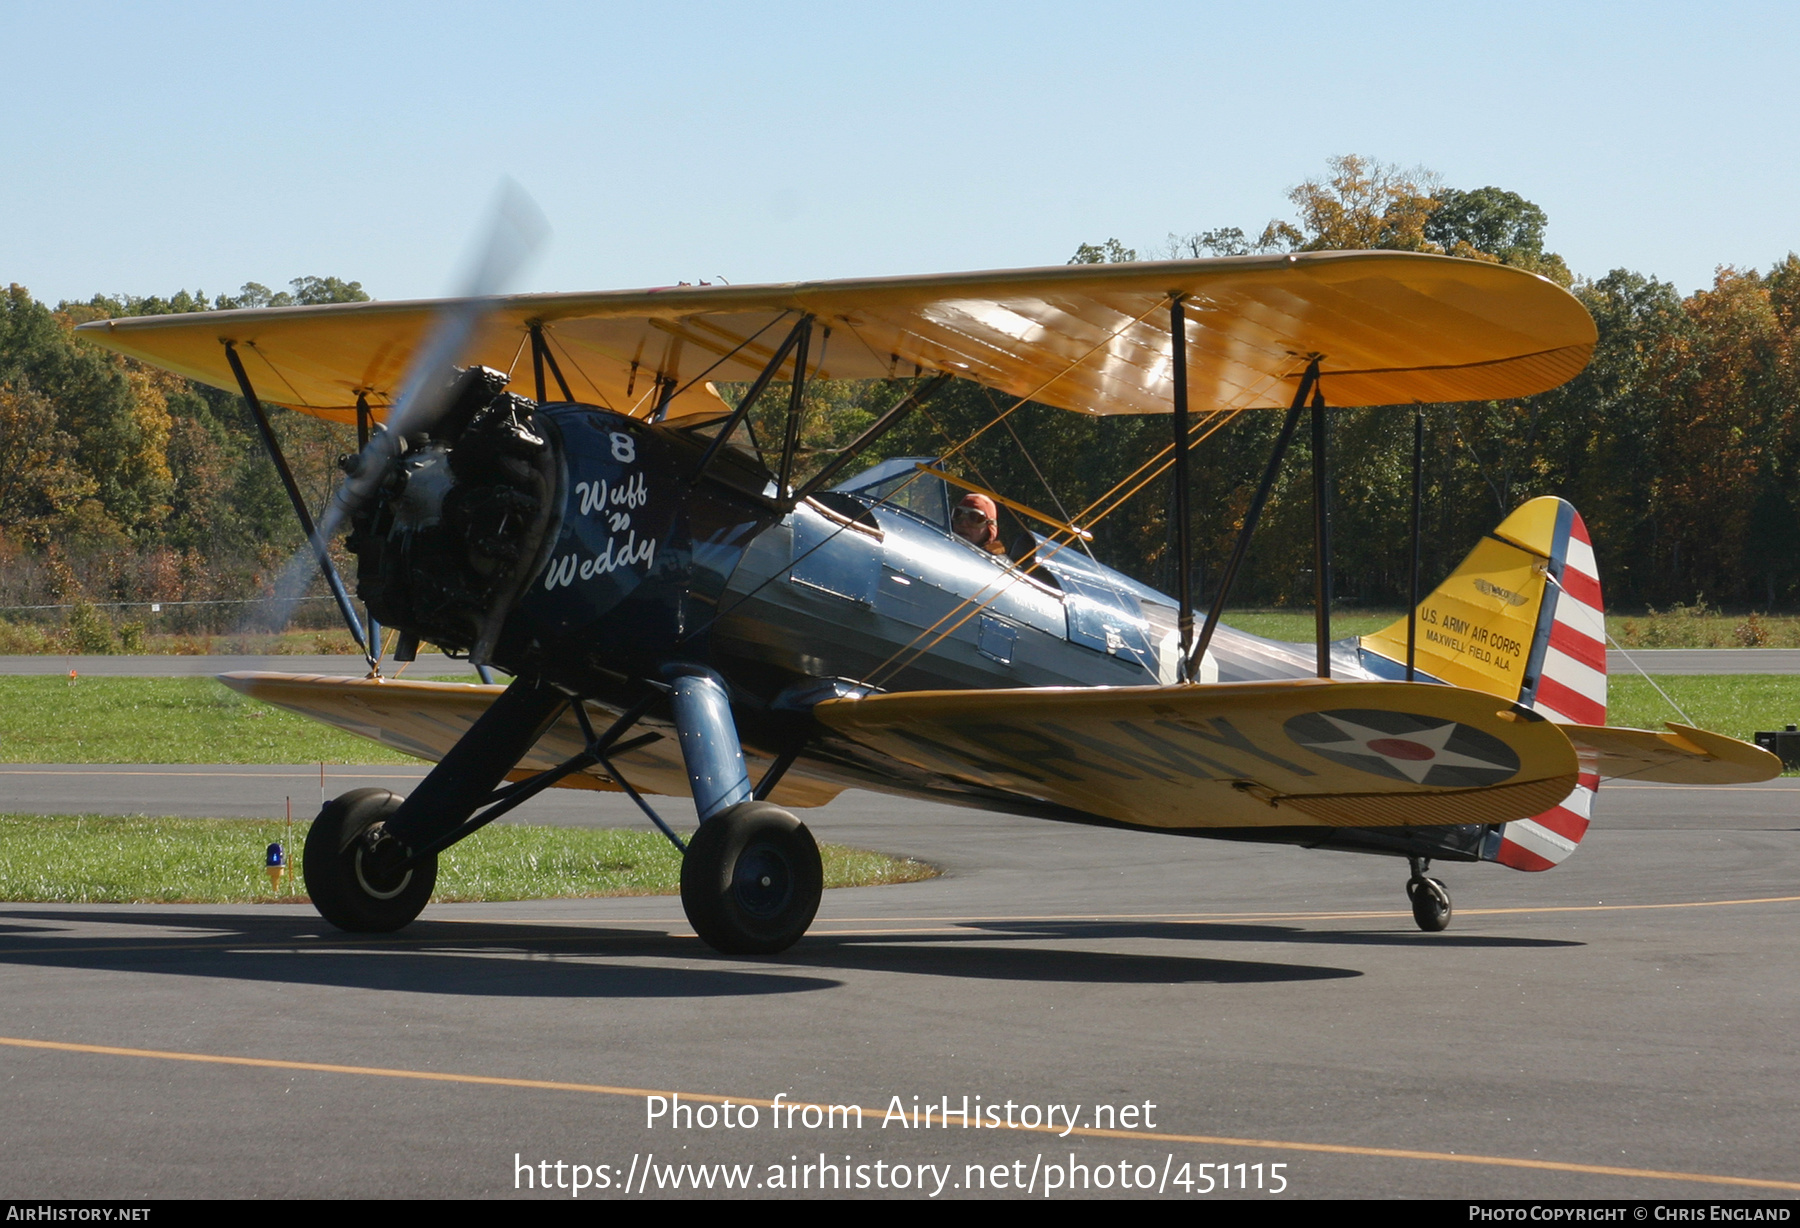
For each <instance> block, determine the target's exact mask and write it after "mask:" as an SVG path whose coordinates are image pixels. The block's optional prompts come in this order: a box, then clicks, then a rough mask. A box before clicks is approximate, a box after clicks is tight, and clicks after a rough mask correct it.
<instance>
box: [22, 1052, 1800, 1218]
mask: <svg viewBox="0 0 1800 1228" xmlns="http://www.w3.org/2000/svg"><path fill="white" fill-rule="evenodd" d="M0 1045H7V1046H11V1047H13V1048H18V1049H48V1050H54V1051H57V1052H62V1053H81V1054H91V1055H98V1056H103V1057H133V1058H150V1059H155V1060H159V1061H167V1062H198V1063H203V1064H208V1065H218V1066H248V1067H256V1068H260V1069H265V1070H297V1071H306V1072H310V1073H318V1074H347V1075H361V1076H363V1077H365V1078H380V1079H416V1080H419V1081H421V1082H428V1083H458V1084H473V1085H477V1086H485V1087H510V1088H521V1089H524V1090H528V1091H555V1092H579V1093H585V1094H587V1095H595V1096H628V1097H632V1098H634V1099H635V1098H638V1097H645V1096H663V1097H672V1096H675V1095H680V1096H681V1097H683V1098H684V1099H686V1100H689V1101H693V1102H695V1103H711V1104H724V1103H725V1102H727V1101H729V1102H730V1103H732V1104H749V1105H756V1106H758V1107H760V1108H769V1109H773V1108H775V1107H776V1105H775V1101H773V1100H765V1099H760V1098H758V1097H754V1096H719V1095H712V1094H708V1093H704V1092H671V1091H663V1090H657V1089H654V1088H646V1087H614V1086H611V1085H609V1084H604V1083H570V1082H564V1081H561V1080H551V1079H515V1078H507V1077H503V1076H499V1075H475V1074H457V1073H453V1072H449V1071H437V1070H402V1069H396V1068H393V1067H386V1066H348V1065H341V1064H338V1063H333V1062H294V1061H286V1060H281V1059H276V1058H260V1057H237V1056H232V1055H227V1054H217V1053H182V1052H172V1051H169V1050H164V1049H127V1048H123V1047H120V1046H117V1045H85V1044H74V1043H71V1042H68V1041H55V1040H28V1039H25V1038H23V1037H13V1036H0ZM787 1104H788V1106H789V1107H792V1108H795V1109H804V1108H808V1107H816V1108H820V1109H824V1108H826V1107H827V1106H825V1105H808V1104H806V1103H804V1102H795V1101H788V1102H787ZM839 1107H841V1108H847V1107H851V1106H839ZM861 1112H862V1114H863V1115H864V1116H869V1117H881V1116H883V1115H884V1113H885V1110H881V1109H871V1108H866V1107H865V1108H862V1109H861ZM993 1128H994V1129H1007V1128H1008V1127H1004V1126H1000V1127H993ZM1012 1128H1013V1129H1016V1130H1018V1131H1020V1132H1021V1133H1026V1134H1047V1135H1053V1136H1055V1137H1057V1138H1067V1137H1078V1138H1096V1139H1116V1140H1121V1141H1125V1142H1139V1143H1185V1144H1189V1145H1192V1146H1204V1147H1254V1148H1260V1149H1263V1150H1271V1151H1306V1152H1316V1153H1321V1154H1325V1155H1348V1156H1366V1157H1370V1158H1374V1159H1387V1160H1423V1161H1428V1162H1432V1163H1438V1164H1474V1165H1485V1166H1489V1167H1498V1168H1525V1169H1537V1170H1540V1171H1546V1172H1559V1173H1581V1174H1585V1175H1589V1176H1598V1177H1631V1178H1637V1179H1640V1180H1653V1181H1690V1182H1697V1183H1700V1184H1705V1185H1728V1186H1739V1187H1748V1188H1751V1189H1764V1190H1795V1191H1800V1182H1795V1181H1775V1180H1770V1179H1767V1178H1761V1177H1733V1176H1728V1175H1725V1174H1722V1173H1691V1172H1679V1171H1674V1170H1669V1169H1658V1168H1625V1167H1622V1166H1619V1165H1613V1164H1578V1163H1574V1162H1571V1161H1564V1160H1529V1159H1523V1158H1520V1157H1516V1156H1490V1155H1474V1154H1462V1153H1458V1152H1454V1151H1416V1150H1412V1149H1409V1148H1398V1147H1356V1146H1351V1145H1348V1144H1343V1143H1307V1142H1298V1141H1294V1140H1290V1139H1266V1138H1235V1137H1231V1136H1227V1135H1215V1134H1173V1133H1167V1132H1162V1131H1152V1130H1099V1129H1093V1128H1091V1127H1086V1126H1077V1127H1075V1128H1073V1129H1067V1128H1064V1129H1058V1128H1057V1127H1055V1126H1017V1127H1012Z"/></svg>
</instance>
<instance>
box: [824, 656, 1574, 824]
mask: <svg viewBox="0 0 1800 1228" xmlns="http://www.w3.org/2000/svg"><path fill="white" fill-rule="evenodd" d="M813 712H814V715H815V716H817V717H818V719H819V720H820V721H821V722H823V723H824V724H825V725H826V726H827V727H828V728H830V729H832V730H834V731H836V732H837V733H839V734H842V735H843V736H845V737H847V738H849V739H850V740H852V741H854V742H856V743H859V744H861V745H863V746H866V747H869V748H872V749H874V750H877V751H879V752H881V753H883V754H886V755H889V756H892V757H893V758H895V759H897V760H900V761H901V762H903V763H906V764H909V765H911V766H912V767H915V768H921V769H924V770H926V771H929V772H933V773H936V774H939V775H942V776H947V777H950V778H952V779H954V780H958V781H961V782H963V783H966V784H972V785H979V786H983V787H986V788H992V789H999V790H1002V791H1004V792H1007V793H1010V794H1013V795H1014V796H1017V797H1021V798H1027V799H1031V800H1035V801H1039V802H1046V803H1050V804H1053V805H1058V806H1067V807H1071V808H1073V809H1076V810H1079V811H1082V812H1084V813H1087V814H1093V815H1100V816H1102V817H1105V818H1109V819H1115V820H1117V821H1119V822H1122V823H1130V824H1133V825H1135V826H1140V827H1162V828H1183V827H1187V828H1194V827H1289V826H1304V825H1325V826H1343V827H1376V826H1397V825H1408V824H1419V825H1437V824H1457V823H1504V822H1508V821H1510V820H1512V819H1520V818H1526V817H1528V816H1530V815H1534V814H1541V813H1542V812H1544V811H1546V810H1548V809H1550V807H1552V806H1554V805H1556V804H1557V803H1558V802H1560V801H1562V800H1563V798H1565V797H1567V796H1568V794H1569V791H1570V790H1571V789H1573V788H1574V787H1575V781H1576V757H1575V750H1574V747H1573V746H1571V745H1570V743H1569V739H1568V738H1567V737H1566V736H1565V735H1564V733H1563V732H1562V730H1561V729H1560V728H1558V727H1557V726H1556V725H1554V724H1552V723H1551V722H1549V721H1545V720H1540V719H1536V718H1529V717H1523V716H1520V715H1518V714H1516V713H1514V712H1513V711H1512V710H1510V709H1504V708H1503V707H1502V705H1501V704H1500V703H1499V702H1498V701H1496V700H1495V699H1494V697H1493V696H1491V695H1484V694H1481V693H1480V692H1476V691H1466V690H1462V689H1460V688H1457V687H1446V686H1427V685H1420V684H1408V683H1401V682H1324V681H1318V680H1310V679H1309V680H1302V681H1286V682H1247V683H1226V684H1221V685H1212V686H1195V687H1117V688H1085V689H1084V688H1063V687H1052V688H1043V689H1026V690H1005V691H922V692H912V693H907V694H895V695H878V696H872V697H869V698H865V699H843V700H831V701H828V702H826V703H822V704H820V705H819V706H818V707H816V708H815V709H813Z"/></svg>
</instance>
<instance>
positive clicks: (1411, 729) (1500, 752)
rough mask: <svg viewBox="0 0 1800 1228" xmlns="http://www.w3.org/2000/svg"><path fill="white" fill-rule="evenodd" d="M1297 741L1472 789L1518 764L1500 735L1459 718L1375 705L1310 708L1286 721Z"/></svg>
mask: <svg viewBox="0 0 1800 1228" xmlns="http://www.w3.org/2000/svg"><path fill="white" fill-rule="evenodd" d="M1284 728H1285V729H1286V730H1287V735H1288V737H1289V738H1291V739H1293V741H1294V743H1295V745H1297V746H1303V747H1305V748H1306V749H1307V750H1310V751H1312V752H1313V753H1314V754H1315V755H1322V756H1323V757H1325V758H1327V759H1329V760H1331V761H1332V762H1333V763H1341V764H1343V765H1344V766H1345V767H1352V768H1356V769H1358V770H1359V771H1363V772H1368V773H1370V774H1371V775H1374V776H1382V777H1386V778H1387V779H1389V780H1405V781H1409V782H1411V783H1412V784H1415V785H1431V786H1435V787H1439V788H1451V789H1455V788H1461V789H1473V788H1479V787H1481V786H1483V785H1497V784H1499V783H1501V782H1502V781H1505V780H1508V779H1510V778H1511V777H1512V776H1513V775H1514V774H1515V773H1517V772H1518V770H1519V757H1518V756H1517V755H1516V754H1514V753H1513V751H1512V748H1511V747H1509V746H1507V744H1506V743H1504V742H1502V741H1501V740H1500V739H1499V738H1496V737H1494V736H1493V735H1492V734H1487V733H1483V732H1482V731H1481V730H1479V729H1476V728H1474V727H1472V726H1470V725H1464V724H1462V723H1461V722H1459V721H1452V720H1446V719H1444V718H1443V717H1438V716H1419V715H1416V714H1414V713H1411V712H1384V711H1381V710H1380V709H1375V708H1340V709H1337V710H1335V711H1331V712H1306V713H1302V714H1301V715H1299V716H1296V717H1294V718H1292V719H1291V720H1289V721H1288V722H1287V724H1286V725H1285V726H1284Z"/></svg>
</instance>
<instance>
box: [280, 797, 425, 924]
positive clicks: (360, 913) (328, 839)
mask: <svg viewBox="0 0 1800 1228" xmlns="http://www.w3.org/2000/svg"><path fill="white" fill-rule="evenodd" d="M401 800H402V799H401V797H400V795H399V794H397V793H390V792H388V791H387V790H386V789H353V790H351V791H350V792H349V793H345V794H343V795H342V796H341V797H335V798H333V799H331V801H329V802H327V803H325V809H323V810H321V811H319V817H318V818H316V819H314V820H313V824H312V829H311V830H310V831H308V832H307V833H306V848H305V850H304V852H302V854H301V868H302V870H303V872H304V873H305V875H306V893H307V894H308V895H309V896H311V897H312V902H313V907H314V908H316V909H318V910H319V915H320V916H321V917H324V918H325V919H326V920H327V921H329V922H331V924H333V925H335V926H337V927H338V928H339V929H341V930H348V931H349V932H350V933H352V934H386V933H391V932H392V931H394V930H397V929H400V928H402V927H404V926H406V925H408V924H409V923H411V921H412V919H413V918H414V917H417V916H418V915H419V913H420V912H421V911H422V910H423V909H424V907H425V905H426V903H427V902H428V901H429V900H430V899H431V892H432V889H433V888H434V887H436V886H437V857H436V855H433V856H431V857H427V858H425V859H424V860H423V861H421V862H420V863H419V864H418V865H416V866H414V867H412V869H410V870H408V871H406V872H405V873H404V874H403V875H401V876H399V877H398V878H397V879H396V878H394V877H392V876H386V875H384V874H383V873H382V870H381V866H380V862H381V861H382V860H383V859H397V858H398V857H401V856H404V853H403V852H402V851H401V849H400V846H399V845H398V844H396V843H395V842H394V841H393V840H391V839H389V840H387V841H385V842H383V841H381V840H380V839H379V838H378V839H376V840H375V841H374V842H373V847H371V840H370V829H371V828H375V827H378V826H379V825H380V824H381V823H382V822H383V821H384V820H385V819H386V818H387V816H388V815H390V814H392V813H393V812H394V811H395V810H397V809H399V806H400V802H401ZM376 834H377V836H379V833H376ZM384 843H385V845H386V846H387V847H385V848H384V847H383V844H384Z"/></svg>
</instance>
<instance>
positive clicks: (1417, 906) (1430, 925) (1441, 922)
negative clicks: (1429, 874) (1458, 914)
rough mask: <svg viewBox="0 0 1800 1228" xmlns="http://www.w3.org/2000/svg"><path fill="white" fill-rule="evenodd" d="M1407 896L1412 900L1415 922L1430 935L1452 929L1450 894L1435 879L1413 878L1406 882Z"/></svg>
mask: <svg viewBox="0 0 1800 1228" xmlns="http://www.w3.org/2000/svg"><path fill="white" fill-rule="evenodd" d="M1406 894H1407V896H1408V898H1410V899H1411V900H1412V914H1413V921H1414V922H1416V923H1417V924H1418V927H1419V928H1420V929H1422V930H1424V931H1425V932H1426V933H1428V934H1436V933H1439V932H1440V931H1442V930H1447V929H1449V928H1450V914H1451V911H1452V910H1451V907H1450V892H1449V891H1447V890H1445V888H1444V884H1443V883H1441V882H1439V881H1438V880H1437V879H1435V878H1412V879H1408V880H1407V882H1406Z"/></svg>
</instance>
